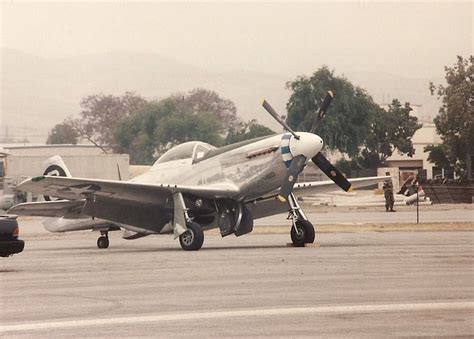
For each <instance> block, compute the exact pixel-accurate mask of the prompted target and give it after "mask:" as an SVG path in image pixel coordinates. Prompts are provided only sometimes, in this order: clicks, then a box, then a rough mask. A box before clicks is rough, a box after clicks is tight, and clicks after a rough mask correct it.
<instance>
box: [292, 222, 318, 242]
mask: <svg viewBox="0 0 474 339" xmlns="http://www.w3.org/2000/svg"><path fill="white" fill-rule="evenodd" d="M296 228H297V229H298V231H296V230H295V227H292V228H291V232H290V234H291V241H292V242H293V246H295V247H303V246H304V244H305V243H313V242H314V237H315V233H314V227H313V224H311V223H310V222H309V221H307V220H298V221H297V222H296Z"/></svg>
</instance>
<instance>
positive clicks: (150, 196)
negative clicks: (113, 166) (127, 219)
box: [16, 175, 239, 204]
mask: <svg viewBox="0 0 474 339" xmlns="http://www.w3.org/2000/svg"><path fill="white" fill-rule="evenodd" d="M16 189H18V190H20V191H25V192H32V193H35V194H43V195H46V196H51V197H56V198H61V199H68V200H80V199H83V198H84V197H87V196H94V197H98V198H106V199H107V200H109V199H118V200H127V201H135V202H138V203H140V202H143V203H161V204H162V203H163V201H166V200H167V199H172V195H173V193H175V192H181V193H189V194H193V195H196V196H200V197H207V198H232V197H233V196H235V195H237V194H238V193H239V190H238V188H237V187H236V186H234V185H231V184H228V185H227V184H219V185H206V186H186V185H165V184H144V183H136V182H131V181H115V180H102V179H83V178H69V177H58V176H47V175H44V176H39V177H34V178H31V179H28V180H26V181H24V182H22V183H20V184H19V185H18V186H16Z"/></svg>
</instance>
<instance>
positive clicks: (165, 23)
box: [1, 1, 473, 77]
mask: <svg viewBox="0 0 474 339" xmlns="http://www.w3.org/2000/svg"><path fill="white" fill-rule="evenodd" d="M472 19H473V4H472V2H471V1H469V2H464V3H458V2H455V3H428V2H424V3H405V2H403V3H399V2H393V3H368V2H352V3H293V2H292V3H204V4H203V3H96V2H87V3H79V4H78V3H18V2H2V5H1V30H2V31H1V46H2V47H7V48H14V49H20V50H23V51H27V52H31V53H33V54H36V55H40V56H45V57H63V56H71V55H82V54H90V53H102V52H107V51H111V50H126V51H131V52H154V53H159V54H161V55H163V56H168V57H171V58H173V59H177V60H179V61H182V62H186V63H189V64H193V65H197V66H200V67H203V68H206V69H210V70H219V71H221V70H242V69H244V70H250V71H260V72H266V73H278V74H282V75H292V76H293V75H294V74H303V73H304V74H308V73H311V72H313V71H314V70H315V69H317V68H318V67H319V66H320V65H321V64H327V65H330V66H331V67H333V68H336V70H337V71H338V73H339V72H351V71H364V72H367V71H374V72H386V73H399V74H402V75H404V76H411V77H433V76H438V77H440V76H442V74H443V66H444V65H447V64H452V63H453V62H454V61H455V55H456V54H460V55H463V56H468V55H470V54H472V53H473V52H472V49H473V48H472V46H473V27H472V25H473V23H472V21H473V20H472Z"/></svg>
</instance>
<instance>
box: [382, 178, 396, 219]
mask: <svg viewBox="0 0 474 339" xmlns="http://www.w3.org/2000/svg"><path fill="white" fill-rule="evenodd" d="M385 175H390V172H386V173H385ZM383 195H384V197H385V211H386V212H396V211H395V210H394V209H393V204H394V203H395V198H394V197H393V183H392V178H388V179H387V180H385V181H384V183H383Z"/></svg>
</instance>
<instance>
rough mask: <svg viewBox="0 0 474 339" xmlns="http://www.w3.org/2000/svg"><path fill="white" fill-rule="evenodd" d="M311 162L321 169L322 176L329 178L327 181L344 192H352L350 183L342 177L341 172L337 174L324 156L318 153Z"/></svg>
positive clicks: (337, 171)
mask: <svg viewBox="0 0 474 339" xmlns="http://www.w3.org/2000/svg"><path fill="white" fill-rule="evenodd" d="M311 160H313V162H314V163H315V164H316V165H317V166H318V167H319V168H320V169H321V171H323V172H324V174H326V175H327V176H328V177H329V179H331V180H332V181H334V182H335V183H336V185H337V186H339V187H340V188H342V189H343V190H344V191H346V192H350V191H352V185H351V183H350V182H349V181H348V180H347V179H346V178H345V177H344V175H342V173H341V172H339V170H338V169H337V168H336V167H334V166H333V165H331V163H330V162H329V161H328V159H326V157H325V156H324V155H322V154H321V153H318V154H316V155H315V156H314V157H313V159H311Z"/></svg>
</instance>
